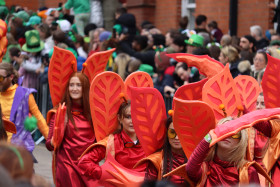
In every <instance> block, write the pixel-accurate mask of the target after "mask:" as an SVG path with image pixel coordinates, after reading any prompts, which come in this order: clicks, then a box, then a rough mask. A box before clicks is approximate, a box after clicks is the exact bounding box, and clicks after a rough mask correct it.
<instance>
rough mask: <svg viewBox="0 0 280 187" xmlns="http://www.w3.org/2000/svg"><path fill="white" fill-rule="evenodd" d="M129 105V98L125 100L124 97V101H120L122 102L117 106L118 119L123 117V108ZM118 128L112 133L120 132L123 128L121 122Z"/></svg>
mask: <svg viewBox="0 0 280 187" xmlns="http://www.w3.org/2000/svg"><path fill="white" fill-rule="evenodd" d="M128 107H130V100H126V99H125V98H124V102H122V104H121V105H120V107H119V110H118V113H117V114H118V120H120V119H123V118H124V115H125V110H126V109H127V108H128ZM120 127H121V128H120V129H116V130H115V132H114V133H113V134H118V133H120V132H121V131H122V130H123V126H122V124H120Z"/></svg>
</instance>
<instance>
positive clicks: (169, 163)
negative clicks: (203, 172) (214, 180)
mask: <svg viewBox="0 0 280 187" xmlns="http://www.w3.org/2000/svg"><path fill="white" fill-rule="evenodd" d="M172 122H173V120H172V117H171V116H169V117H168V118H167V120H166V124H165V127H166V129H168V128H169V126H170V124H171V123H172ZM163 154H164V157H163V172H162V176H163V175H165V174H166V173H168V172H170V171H172V167H173V157H172V151H171V145H170V143H169V140H168V136H167V132H166V136H165V143H164V145H163ZM184 157H185V162H187V160H188V159H187V157H186V156H185V154H184ZM167 178H168V177H167Z"/></svg>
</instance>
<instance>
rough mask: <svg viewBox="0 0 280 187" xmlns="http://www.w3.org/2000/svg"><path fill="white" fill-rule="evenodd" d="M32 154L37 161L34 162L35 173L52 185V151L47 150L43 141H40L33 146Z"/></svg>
mask: <svg viewBox="0 0 280 187" xmlns="http://www.w3.org/2000/svg"><path fill="white" fill-rule="evenodd" d="M33 155H34V156H35V158H36V159H37V161H38V163H36V164H34V169H35V173H36V174H38V175H40V176H42V177H43V178H44V179H46V180H47V181H48V182H50V183H51V184H52V185H53V186H54V183H53V178H52V153H51V152H50V151H48V150H47V148H46V146H45V144H44V143H40V144H39V145H36V146H35V149H34V151H33Z"/></svg>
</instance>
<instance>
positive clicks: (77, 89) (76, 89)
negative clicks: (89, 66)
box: [69, 77, 83, 101]
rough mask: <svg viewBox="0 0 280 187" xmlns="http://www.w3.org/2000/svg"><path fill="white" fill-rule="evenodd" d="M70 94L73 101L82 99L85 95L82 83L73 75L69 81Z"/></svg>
mask: <svg viewBox="0 0 280 187" xmlns="http://www.w3.org/2000/svg"><path fill="white" fill-rule="evenodd" d="M69 94H70V97H71V99H72V100H73V101H80V100H81V99H82V95H83V89H82V83H81V81H80V79H79V78H78V77H72V78H71V79H70V82H69Z"/></svg>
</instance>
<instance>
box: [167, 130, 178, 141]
mask: <svg viewBox="0 0 280 187" xmlns="http://www.w3.org/2000/svg"><path fill="white" fill-rule="evenodd" d="M167 136H168V138H170V139H174V138H176V136H177V133H176V131H175V130H174V129H168V131H167Z"/></svg>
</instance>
